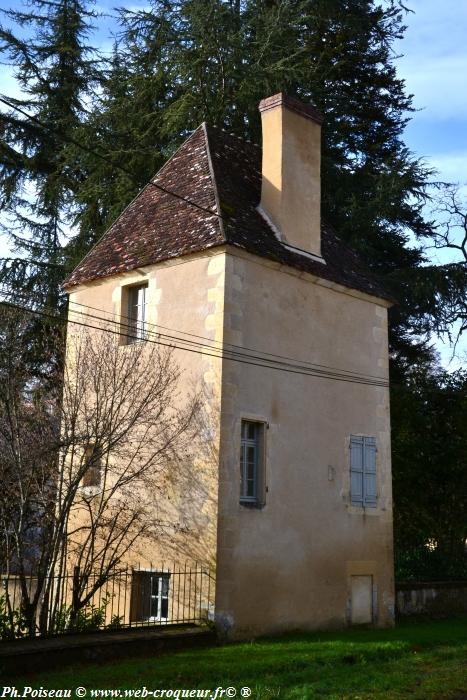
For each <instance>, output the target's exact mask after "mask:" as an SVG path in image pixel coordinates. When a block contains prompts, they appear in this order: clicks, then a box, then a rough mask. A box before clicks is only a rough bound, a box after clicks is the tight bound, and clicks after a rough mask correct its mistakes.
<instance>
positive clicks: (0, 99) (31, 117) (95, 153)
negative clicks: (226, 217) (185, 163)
mask: <svg viewBox="0 0 467 700" xmlns="http://www.w3.org/2000/svg"><path fill="white" fill-rule="evenodd" d="M0 102H2V103H3V104H4V105H6V106H7V107H10V109H14V110H15V111H17V112H18V113H19V114H21V115H22V116H23V117H25V118H26V119H28V120H29V121H31V122H33V123H34V124H37V125H38V126H39V127H40V128H41V129H43V130H44V131H46V132H48V133H50V134H54V135H55V136H58V138H59V139H60V140H61V141H63V142H64V143H70V144H72V145H73V146H76V147H77V148H79V149H80V150H82V151H85V152H86V153H90V154H91V155H93V156H95V157H96V158H99V159H100V160H102V161H104V162H105V163H108V164H109V165H111V166H112V167H113V168H116V169H117V170H121V172H123V173H125V175H127V176H128V177H129V178H130V179H131V180H132V182H133V184H134V185H136V186H138V187H139V184H138V183H137V182H136V180H135V179H134V175H133V173H132V172H131V170H128V169H127V168H125V167H124V166H123V165H120V164H119V163H114V162H113V161H112V160H111V159H110V158H109V157H108V156H106V155H105V154H104V153H100V152H99V151H96V150H95V149H94V148H90V147H89V146H86V145H85V144H83V143H80V142H79V141H76V140H75V139H73V138H72V137H71V136H65V135H64V134H60V132H59V131H58V130H57V129H53V128H51V127H50V126H48V125H47V124H44V122H42V121H41V120H40V119H38V118H37V117H36V116H34V115H33V114H29V113H28V112H26V111H25V110H24V109H22V108H21V107H18V105H15V104H14V103H13V102H10V101H9V100H7V99H5V97H4V96H0ZM149 186H151V187H155V188H156V189H157V190H159V191H161V192H164V194H168V195H170V196H171V197H175V198H176V199H178V200H180V201H182V202H185V204H189V205H190V206H192V207H195V208H196V209H199V210H200V211H202V212H204V213H205V214H209V216H215V217H217V218H218V219H222V218H223V217H222V214H219V213H218V212H216V211H214V210H213V209H208V208H207V207H203V206H202V205H201V204H198V203H197V202H194V201H193V200H192V199H189V198H188V197H185V196H183V195H181V194H179V193H178V192H175V191H174V190H169V189H167V188H166V187H163V186H162V185H158V184H157V183H156V182H153V181H152V180H150V181H149V182H148V183H147V185H145V187H144V188H143V189H145V188H146V187H149Z"/></svg>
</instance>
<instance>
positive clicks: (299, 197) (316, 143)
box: [259, 92, 323, 260]
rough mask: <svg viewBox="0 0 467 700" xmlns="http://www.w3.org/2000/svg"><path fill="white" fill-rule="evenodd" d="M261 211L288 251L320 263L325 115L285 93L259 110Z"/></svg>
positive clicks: (270, 98) (272, 98)
mask: <svg viewBox="0 0 467 700" xmlns="http://www.w3.org/2000/svg"><path fill="white" fill-rule="evenodd" d="M259 110H260V112H261V123H262V130H263V169H262V184H261V203H260V207H259V208H260V211H261V213H262V214H263V216H265V217H266V218H267V219H268V220H269V221H270V223H271V224H272V225H273V227H274V228H275V229H276V232H277V234H278V235H279V236H280V238H281V240H282V241H283V242H284V244H285V245H287V246H290V247H291V248H298V249H300V250H301V251H305V252H307V253H309V254H311V256H313V257H316V258H319V259H321V260H322V258H321V215H320V206H321V174H320V162H321V124H322V122H323V117H322V115H321V113H320V112H319V111H318V110H317V109H316V108H315V107H312V106H311V105H306V104H303V103H302V102H300V101H299V100H296V99H294V98H293V97H288V96H287V95H284V94H283V93H282V92H279V93H278V94H277V95H273V96H272V97H267V98H266V99H264V100H261V102H260V104H259Z"/></svg>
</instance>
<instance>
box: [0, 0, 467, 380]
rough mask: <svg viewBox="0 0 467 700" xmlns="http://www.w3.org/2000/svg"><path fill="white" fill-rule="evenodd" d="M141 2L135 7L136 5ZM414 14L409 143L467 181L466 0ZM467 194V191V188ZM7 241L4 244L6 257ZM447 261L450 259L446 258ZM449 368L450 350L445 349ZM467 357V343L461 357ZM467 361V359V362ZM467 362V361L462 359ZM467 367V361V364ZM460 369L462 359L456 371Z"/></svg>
mask: <svg viewBox="0 0 467 700" xmlns="http://www.w3.org/2000/svg"><path fill="white" fill-rule="evenodd" d="M118 4H123V3H121V2H120V3H119V2H118V0H116V1H115V0H98V2H97V3H96V8H98V9H99V10H107V11H110V10H111V8H112V7H113V6H115V5H118ZM135 4H136V3H132V6H134V5H135ZM408 4H409V6H410V7H411V9H412V10H413V12H411V13H409V14H408V15H407V18H406V24H407V27H408V28H407V31H406V33H405V37H404V39H403V40H402V41H400V42H399V43H398V45H397V46H396V47H395V49H396V51H397V52H398V53H400V54H403V55H402V56H401V57H400V58H398V59H397V63H396V65H397V68H398V73H399V76H400V77H402V78H404V79H405V81H406V86H407V91H408V92H409V93H412V94H413V95H414V106H415V107H416V108H417V110H419V111H417V112H416V113H414V114H413V115H412V121H411V122H410V123H409V125H408V127H407V129H406V134H405V140H406V143H407V146H408V147H409V148H410V149H411V150H412V151H413V152H414V153H415V154H416V155H418V156H422V157H424V158H425V160H426V163H427V164H428V165H429V166H432V167H434V168H436V170H437V171H438V178H439V179H440V180H444V181H449V182H459V183H461V184H466V182H467V85H466V82H467V2H465V0H412V2H410V0H408ZM15 5H16V6H17V7H18V9H19V7H21V6H22V5H21V4H20V3H19V2H17V0H16V2H15V0H12V1H8V0H0V7H3V8H7V7H15ZM111 25H112V23H111V22H109V21H108V20H107V21H104V22H102V23H101V26H100V27H99V32H98V35H97V36H96V39H97V40H98V41H99V44H100V45H101V47H102V48H106V49H107V48H110V46H111V37H110V36H109V34H110V27H111ZM15 92H16V86H15V84H14V80H13V78H12V76H11V73H10V72H9V71H8V70H6V69H5V68H4V67H2V72H1V74H0V93H3V94H7V95H11V94H14V93H15ZM466 192H467V189H466ZM3 251H5V241H1V240H0V255H2V254H4V252H3ZM442 260H443V261H444V260H445V258H444V257H442ZM439 347H440V350H441V353H442V358H443V362H444V363H445V364H447V362H448V360H449V358H450V355H451V353H450V350H449V348H448V347H447V346H445V347H443V346H442V345H440V346H439ZM464 353H467V340H466V341H464V342H463V343H462V344H461V345H460V346H459V354H460V355H461V357H463V355H464ZM463 359H464V360H465V357H464V358H463ZM462 363H463V364H464V362H463V361H462ZM465 364H467V363H465ZM457 366H459V360H457V361H456V360H455V361H454V363H451V365H450V367H451V368H454V367H457Z"/></svg>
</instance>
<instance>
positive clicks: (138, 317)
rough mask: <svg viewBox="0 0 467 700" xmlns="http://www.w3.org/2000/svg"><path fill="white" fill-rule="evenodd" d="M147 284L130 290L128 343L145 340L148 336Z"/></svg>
mask: <svg viewBox="0 0 467 700" xmlns="http://www.w3.org/2000/svg"><path fill="white" fill-rule="evenodd" d="M147 294H148V286H147V284H140V285H138V286H137V287H129V288H128V331H127V333H128V336H127V338H128V341H127V342H128V343H129V344H130V343H137V342H138V341H140V340H145V338H146V335H147V315H146V308H147Z"/></svg>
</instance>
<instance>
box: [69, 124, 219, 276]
mask: <svg viewBox="0 0 467 700" xmlns="http://www.w3.org/2000/svg"><path fill="white" fill-rule="evenodd" d="M203 124H205V122H202V123H201V124H200V125H199V126H197V127H196V129H194V131H192V132H191V134H190V135H189V136H187V138H186V139H185V140H184V141H182V143H181V144H180V146H178V148H176V149H175V151H174V152H173V153H172V155H171V156H170V158H169V159H168V160H166V161H165V163H163V164H162V165H161V167H160V168H159V170H157V171H156V172H155V173H154V175H153V176H152V177H151V178H150V179H149V181H148V182H147V183H146V184H145V185H144V186H143V187H141V189H140V190H138V192H137V193H136V194H135V196H134V197H133V198H132V199H131V200H130V201H129V202H128V204H127V205H126V207H124V208H123V209H122V211H121V212H120V214H119V215H118V216H117V218H116V219H114V220H113V221H112V223H111V224H110V226H108V227H107V228H106V229H105V231H104V232H103V234H102V235H101V236H99V238H98V239H97V241H96V242H95V243H94V245H93V246H92V247H91V248H90V249H89V250H88V252H87V253H86V255H85V256H84V258H82V259H81V260H80V262H79V263H78V265H76V267H74V268H73V270H72V271H71V272H70V273H69V274H68V275H67V276H66V277H65V279H64V281H63V282H62V287H63V288H66V287H67V286H68V280H69V279H70V278H71V277H72V276H73V275H74V274H75V272H77V271H78V270H79V268H80V267H81V266H82V265H83V264H84V263H85V262H86V260H87V258H88V257H89V256H90V255H91V253H92V252H93V251H94V249H95V248H96V246H98V245H99V244H100V243H101V241H102V240H103V239H104V238H105V237H106V236H107V234H108V233H109V232H110V231H111V229H112V228H113V227H114V226H115V224H116V223H117V222H118V221H119V220H120V219H121V218H122V217H123V216H124V214H125V212H126V211H127V210H128V209H129V208H130V207H131V206H132V205H133V204H134V202H136V200H137V199H138V198H139V197H141V195H142V194H143V193H144V192H146V190H147V189H149V188H150V187H154V184H155V182H154V181H155V180H156V178H157V177H159V175H161V174H162V172H163V171H164V170H165V168H166V167H167V166H168V165H169V163H171V161H172V160H173V159H174V158H175V156H176V155H177V153H178V152H179V151H180V150H181V149H182V148H183V147H184V146H185V145H186V144H187V143H188V142H189V141H190V140H191V139H192V138H193V137H194V135H195V134H196V133H197V132H198V131H199V130H200V129H202V128H203ZM206 154H207V156H208V161H209V160H210V154H208V149H206ZM215 194H216V192H215ZM216 205H218V202H217V199H216ZM217 213H218V216H219V217H221V212H220V211H218V212H217ZM213 214H215V212H214V211H213ZM219 221H221V219H220V218H219ZM220 225H221V232H222V234H223V233H224V232H223V227H222V224H220Z"/></svg>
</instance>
